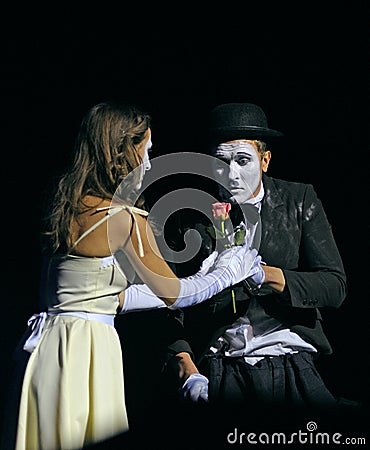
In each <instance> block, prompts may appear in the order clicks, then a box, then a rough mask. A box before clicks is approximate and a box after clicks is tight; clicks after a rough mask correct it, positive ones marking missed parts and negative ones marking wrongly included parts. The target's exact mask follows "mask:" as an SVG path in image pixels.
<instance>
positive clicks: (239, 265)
mask: <svg viewBox="0 0 370 450" xmlns="http://www.w3.org/2000/svg"><path fill="white" fill-rule="evenodd" d="M257 254H258V253H257V250H255V249H250V248H249V247H247V245H245V244H244V245H242V246H236V247H231V248H229V249H227V250H224V251H223V252H222V253H221V254H220V256H218V257H217V254H215V252H214V253H212V254H211V255H210V256H209V257H208V258H206V260H208V261H207V262H203V263H204V264H202V267H201V269H200V270H199V272H197V273H196V274H195V275H192V276H190V277H187V278H180V279H179V280H180V292H179V295H178V297H177V299H176V301H175V302H174V303H173V304H172V305H171V306H168V308H170V309H178V308H186V307H188V306H192V305H196V304H198V303H201V302H203V301H205V300H207V299H209V298H211V297H213V296H214V295H216V294H218V293H219V292H221V291H222V290H223V289H225V288H226V287H229V286H231V285H233V284H237V283H239V282H240V281H242V280H244V279H245V278H247V277H248V276H249V272H250V270H251V268H252V267H253V264H254V261H255V259H256V256H257ZM216 257H217V259H216V261H215V262H214V264H213V260H214V259H215V258H216ZM206 260H205V261H206ZM212 265H213V270H212V271H210V272H208V273H207V274H206V275H203V271H206V270H207V271H208V270H209V269H210V268H211V267H212ZM164 307H166V304H165V303H164V301H162V300H161V299H160V298H158V297H157V296H156V295H155V294H154V293H153V292H152V291H151V290H150V289H149V288H148V286H146V285H145V284H133V285H131V286H130V287H128V288H127V289H126V290H125V299H124V302H123V307H122V310H121V312H120V314H125V313H126V312H128V311H141V310H145V309H156V308H164Z"/></svg>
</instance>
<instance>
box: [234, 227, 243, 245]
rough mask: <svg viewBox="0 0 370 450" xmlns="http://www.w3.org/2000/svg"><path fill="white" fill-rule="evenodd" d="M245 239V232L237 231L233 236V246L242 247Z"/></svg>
mask: <svg viewBox="0 0 370 450" xmlns="http://www.w3.org/2000/svg"><path fill="white" fill-rule="evenodd" d="M244 238H245V230H243V229H242V230H238V231H236V232H235V234H234V244H235V245H242V244H243V242H244Z"/></svg>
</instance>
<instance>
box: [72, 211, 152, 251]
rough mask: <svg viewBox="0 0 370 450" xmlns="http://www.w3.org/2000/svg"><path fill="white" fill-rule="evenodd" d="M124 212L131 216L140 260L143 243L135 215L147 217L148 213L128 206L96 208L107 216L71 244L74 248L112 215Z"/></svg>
mask: <svg viewBox="0 0 370 450" xmlns="http://www.w3.org/2000/svg"><path fill="white" fill-rule="evenodd" d="M124 209H125V210H126V211H128V212H129V213H130V214H131V217H132V220H133V222H134V225H135V231H136V235H137V242H138V246H139V255H140V257H141V258H143V257H144V248H143V243H142V239H141V235H140V230H139V224H138V223H137V221H136V218H135V214H134V213H137V214H140V215H141V216H147V215H148V214H149V213H148V212H147V211H144V210H143V209H139V208H136V207H135V206H128V205H119V206H105V207H103V208H97V209H96V211H97V212H99V211H108V215H107V216H104V217H103V218H102V219H100V220H98V221H97V222H96V223H94V225H92V226H91V227H90V228H88V229H87V230H86V231H85V232H84V233H82V234H81V236H80V237H79V238H78V239H77V241H76V242H75V243H74V244H73V247H75V246H76V245H77V244H78V243H79V242H80V241H81V240H82V239H83V238H84V237H86V236H87V235H88V234H89V233H91V231H93V230H95V229H96V228H97V227H98V226H99V225H101V224H102V223H104V222H106V221H107V220H108V219H109V218H110V217H112V216H113V215H114V214H117V213H119V212H120V211H122V210H124Z"/></svg>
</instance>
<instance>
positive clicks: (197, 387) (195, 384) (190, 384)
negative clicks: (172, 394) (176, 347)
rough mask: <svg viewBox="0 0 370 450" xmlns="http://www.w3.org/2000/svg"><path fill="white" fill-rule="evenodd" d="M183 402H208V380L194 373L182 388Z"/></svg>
mask: <svg viewBox="0 0 370 450" xmlns="http://www.w3.org/2000/svg"><path fill="white" fill-rule="evenodd" d="M180 397H181V399H182V400H190V401H192V402H199V401H204V402H208V378H207V377H205V376H204V375H201V374H200V373H193V374H191V375H190V377H189V378H188V379H187V380H186V381H185V383H184V384H183V385H182V387H181V388H180Z"/></svg>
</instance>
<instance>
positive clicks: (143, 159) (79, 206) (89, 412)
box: [16, 102, 254, 450]
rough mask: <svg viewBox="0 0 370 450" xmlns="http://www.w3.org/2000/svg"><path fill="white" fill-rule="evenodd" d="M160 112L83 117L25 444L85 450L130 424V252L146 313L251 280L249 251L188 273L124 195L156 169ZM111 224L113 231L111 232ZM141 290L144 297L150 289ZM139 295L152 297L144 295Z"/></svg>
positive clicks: (27, 404)
mask: <svg viewBox="0 0 370 450" xmlns="http://www.w3.org/2000/svg"><path fill="white" fill-rule="evenodd" d="M150 146H151V118H150V116H149V115H148V114H147V113H146V112H143V111H141V110H140V109H139V108H137V107H136V106H130V105H120V104H116V103H114V102H105V103H100V104H98V105H95V106H93V107H92V108H91V109H90V110H89V111H88V113H87V114H86V116H85V118H84V119H83V121H82V124H81V127H80V131H79V134H78V137H77V140H76V145H75V153H74V160H73V163H72V166H71V168H70V170H68V171H67V172H66V173H65V174H64V175H63V176H62V177H61V178H60V181H59V184H58V186H57V190H56V193H55V195H53V201H52V204H51V208H50V212H49V215H48V216H47V221H46V227H45V233H44V240H43V244H44V252H45V255H46V258H45V264H44V265H43V269H42V270H43V272H42V283H41V293H42V299H41V303H42V304H44V305H47V308H46V309H45V311H42V312H41V313H39V314H35V315H34V316H33V317H32V318H31V319H30V321H29V325H30V331H31V333H30V336H29V338H28V339H27V341H26V342H25V344H24V347H23V348H24V350H26V351H28V352H30V357H29V360H28V363H27V367H26V370H25V374H24V378H23V386H22V392H21V399H20V407H19V417H18V427H17V435H16V449H17V450H53V449H54V450H56V449H59V450H60V449H69V450H72V449H79V448H83V447H84V446H86V445H88V444H92V443H96V442H101V441H103V440H105V439H108V438H110V437H113V436H115V435H117V434H120V433H123V432H125V431H127V430H128V419H127V413H126V406H125V395H124V377H123V367H122V352H121V347H120V343H119V339H118V336H117V333H116V331H115V328H114V317H115V315H116V313H117V311H119V310H120V309H121V308H122V305H123V304H124V302H125V291H126V292H130V291H129V288H130V287H131V286H130V287H129V286H128V284H129V283H128V277H127V275H126V274H125V267H121V266H120V265H119V263H118V261H117V259H116V258H115V253H116V252H117V251H119V250H120V251H123V253H124V254H125V255H126V257H127V261H128V262H129V266H130V267H129V268H127V269H130V270H132V269H133V270H134V271H135V272H136V273H137V274H138V276H139V277H140V278H141V280H142V281H143V283H145V289H146V291H145V297H146V299H147V298H148V292H150V293H151V295H152V299H153V302H152V304H150V302H149V303H147V304H146V306H145V307H146V308H151V307H157V306H158V305H159V304H160V305H161V306H166V305H167V306H169V307H171V308H178V307H186V306H191V305H192V304H195V303H199V302H200V301H203V300H206V299H207V298H210V297H211V296H212V295H214V294H215V293H216V292H219V291H220V290H222V289H223V288H224V287H226V286H230V285H231V284H234V283H235V282H237V281H238V280H241V279H243V278H245V277H246V276H247V272H248V270H249V269H250V267H251V265H252V264H251V262H252V260H253V255H254V254H253V253H251V254H250V258H249V262H248V263H247V262H246V261H247V260H248V258H246V254H247V253H248V252H250V250H249V249H248V248H247V247H246V246H245V245H243V246H239V247H235V248H232V249H229V250H226V251H225V252H223V253H222V254H221V255H220V256H219V257H218V259H217V260H216V262H215V265H214V267H213V269H212V270H211V271H210V272H209V273H208V274H206V275H204V276H200V277H189V278H188V279H186V278H184V279H179V278H177V277H176V275H175V274H174V273H173V272H172V270H171V268H170V267H169V266H168V264H167V263H166V261H165V260H164V259H163V258H162V257H161V254H160V252H159V250H158V247H157V245H156V241H155V236H154V233H153V231H152V228H151V227H150V225H149V222H148V220H147V217H146V216H147V214H148V213H147V212H146V211H145V210H144V209H142V208H138V207H137V206H138V204H137V203H136V205H133V204H131V203H130V201H129V200H128V199H127V202H126V201H125V199H124V198H123V199H122V196H121V197H120V201H116V197H115V195H116V193H117V192H121V193H122V192H129V191H128V190H127V186H126V187H125V189H123V190H122V189H121V187H122V183H124V182H125V180H126V179H127V178H128V177H129V175H130V174H131V173H135V176H134V177H133V184H131V185H130V186H132V190H133V191H134V190H135V189H137V187H138V186H140V184H141V182H142V178H143V176H144V173H145V171H146V170H149V169H150V162H149V156H148V151H149V149H150ZM108 224H109V229H108ZM139 294H140V292H139ZM135 298H137V299H138V301H140V295H138V290H136V291H135Z"/></svg>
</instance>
